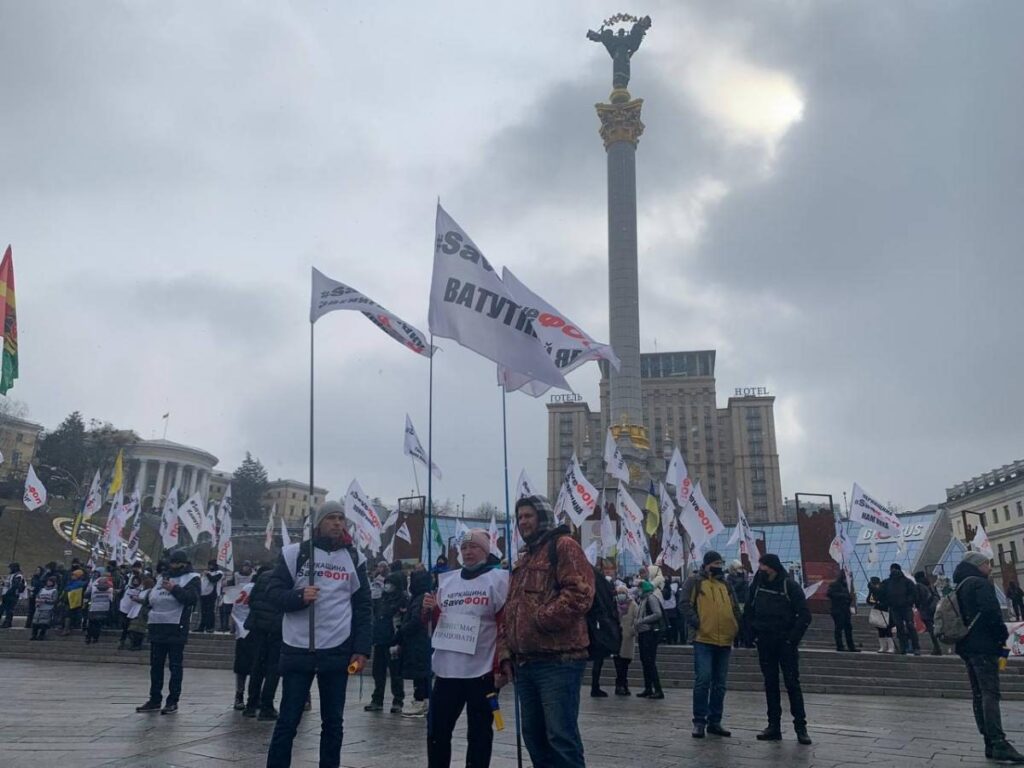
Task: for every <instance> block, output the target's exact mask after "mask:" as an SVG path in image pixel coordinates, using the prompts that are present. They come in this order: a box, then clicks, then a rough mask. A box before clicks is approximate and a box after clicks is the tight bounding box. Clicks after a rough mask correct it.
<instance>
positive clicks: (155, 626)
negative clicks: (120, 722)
mask: <svg viewBox="0 0 1024 768" xmlns="http://www.w3.org/2000/svg"><path fill="white" fill-rule="evenodd" d="M198 601H199V574H197V573H195V572H194V571H193V570H192V564H191V563H189V560H188V555H186V554H185V553H184V552H182V551H181V550H179V551H177V552H175V553H174V554H172V555H171V562H170V564H169V566H168V569H167V572H166V573H164V574H163V576H162V578H161V580H160V582H159V583H158V585H157V586H156V587H154V588H153V589H151V590H150V591H149V595H148V596H147V598H146V603H147V605H148V606H149V616H148V619H147V623H148V627H149V681H150V685H149V700H148V701H146V703H145V704H143V705H142V706H141V707H136V708H135V711H136V712H160V714H161V715H172V714H174V713H175V712H177V711H178V699H179V698H180V697H181V683H182V678H183V677H184V656H185V644H186V643H187V642H188V628H189V624H190V622H191V619H192V610H193V608H194V607H195V604H196V603H197V602H198ZM165 662H166V663H167V666H168V667H169V668H170V670H171V679H170V683H169V684H168V688H167V699H166V701H165V702H164V706H163V709H161V708H160V701H161V699H162V698H163V687H164V663H165Z"/></svg>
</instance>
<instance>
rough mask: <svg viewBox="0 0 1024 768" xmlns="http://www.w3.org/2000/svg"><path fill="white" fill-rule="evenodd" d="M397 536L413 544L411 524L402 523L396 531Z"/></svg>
mask: <svg viewBox="0 0 1024 768" xmlns="http://www.w3.org/2000/svg"><path fill="white" fill-rule="evenodd" d="M395 537H396V538H399V539H401V540H402V541H404V542H405V543H406V544H412V534H411V533H410V532H409V524H408V523H402V525H401V526H400V527H399V529H398V530H397V531H395Z"/></svg>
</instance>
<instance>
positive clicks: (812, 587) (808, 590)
mask: <svg viewBox="0 0 1024 768" xmlns="http://www.w3.org/2000/svg"><path fill="white" fill-rule="evenodd" d="M824 583H825V581H824V580H821V581H816V582H814V583H813V584H808V585H807V586H806V587H804V597H805V598H806V599H808V600H810V599H811V598H812V597H814V593H815V592H817V591H818V590H819V589H821V585H822V584H824Z"/></svg>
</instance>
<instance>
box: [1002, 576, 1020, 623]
mask: <svg viewBox="0 0 1024 768" xmlns="http://www.w3.org/2000/svg"><path fill="white" fill-rule="evenodd" d="M1006 599H1007V600H1009V601H1010V605H1012V606H1013V615H1014V617H1015V618H1016V619H1017V621H1024V589H1021V588H1020V584H1018V583H1017V582H1016V581H1011V582H1010V585H1009V586H1008V587H1007V588H1006Z"/></svg>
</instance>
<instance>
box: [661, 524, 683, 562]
mask: <svg viewBox="0 0 1024 768" xmlns="http://www.w3.org/2000/svg"><path fill="white" fill-rule="evenodd" d="M661 561H662V562H663V563H664V564H665V565H667V566H668V567H669V568H671V569H672V570H674V571H681V570H682V569H683V566H684V565H686V545H685V544H684V543H683V534H682V532H681V531H680V529H679V526H678V525H673V526H672V531H671V532H670V533H669V537H668V542H666V544H665V545H664V547H663V548H662V550H661Z"/></svg>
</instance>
